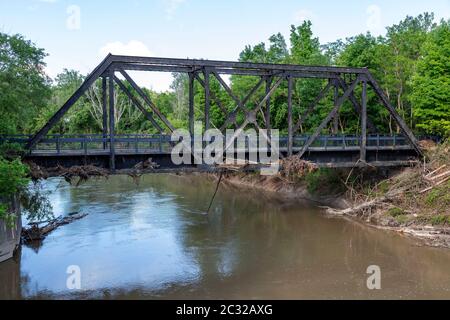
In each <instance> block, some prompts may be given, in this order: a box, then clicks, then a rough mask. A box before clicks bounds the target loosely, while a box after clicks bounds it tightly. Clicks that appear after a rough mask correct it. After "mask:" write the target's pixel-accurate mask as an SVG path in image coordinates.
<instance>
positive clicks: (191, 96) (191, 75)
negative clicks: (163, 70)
mask: <svg viewBox="0 0 450 320" xmlns="http://www.w3.org/2000/svg"><path fill="white" fill-rule="evenodd" d="M194 79H195V75H194V73H192V72H190V73H189V133H190V135H191V139H193V138H194V125H195V113H194Z"/></svg>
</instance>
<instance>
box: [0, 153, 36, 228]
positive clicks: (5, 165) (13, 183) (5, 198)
mask: <svg viewBox="0 0 450 320" xmlns="http://www.w3.org/2000/svg"><path fill="white" fill-rule="evenodd" d="M27 175H28V167H27V166H26V165H24V164H23V163H22V162H21V161H20V160H19V159H15V160H12V161H8V160H6V159H4V158H1V157H0V199H2V202H3V203H1V204H0V219H2V220H4V221H6V223H7V224H8V225H13V224H14V221H15V218H16V216H15V214H14V213H13V212H10V204H11V203H12V199H13V197H14V195H16V194H19V193H20V192H21V191H22V190H24V189H25V188H26V186H27V185H28V183H29V179H28V178H27Z"/></svg>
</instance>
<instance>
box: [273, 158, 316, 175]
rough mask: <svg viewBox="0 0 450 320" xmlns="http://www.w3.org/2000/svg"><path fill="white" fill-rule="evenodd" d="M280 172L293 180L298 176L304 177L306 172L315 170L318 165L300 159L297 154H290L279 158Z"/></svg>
mask: <svg viewBox="0 0 450 320" xmlns="http://www.w3.org/2000/svg"><path fill="white" fill-rule="evenodd" d="M280 164H281V171H280V174H281V175H282V176H283V177H285V178H287V179H289V180H294V179H298V178H299V177H304V176H305V175H307V174H308V173H311V172H314V171H317V170H318V169H319V167H318V166H317V165H316V164H314V163H312V162H309V161H305V160H302V159H300V158H299V157H298V156H291V157H289V158H284V159H282V160H281V163H280Z"/></svg>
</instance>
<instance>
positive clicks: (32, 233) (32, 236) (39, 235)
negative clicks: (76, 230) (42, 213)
mask: <svg viewBox="0 0 450 320" xmlns="http://www.w3.org/2000/svg"><path fill="white" fill-rule="evenodd" d="M87 215H88V214H87V213H72V214H69V215H68V216H67V217H58V218H56V219H54V220H51V221H50V222H48V224H47V225H45V226H44V227H39V224H41V223H43V222H38V223H31V224H30V225H31V227H30V228H23V229H22V239H23V240H24V241H25V242H26V243H27V242H31V241H37V240H44V238H45V237H46V236H47V235H48V234H49V233H50V232H52V231H54V230H55V229H56V228H58V227H60V226H63V225H66V224H69V223H71V222H74V221H76V220H79V219H82V218H84V217H86V216H87Z"/></svg>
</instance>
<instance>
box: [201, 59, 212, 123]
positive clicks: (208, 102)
mask: <svg viewBox="0 0 450 320" xmlns="http://www.w3.org/2000/svg"><path fill="white" fill-rule="evenodd" d="M203 75H204V76H205V131H206V130H208V129H209V127H210V125H211V124H210V119H209V111H210V109H211V97H210V88H209V70H208V68H205V69H203Z"/></svg>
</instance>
